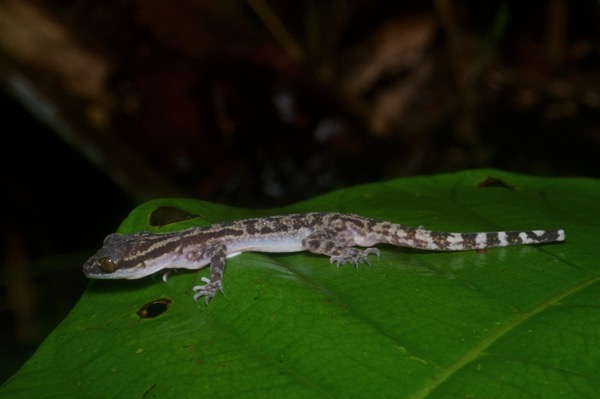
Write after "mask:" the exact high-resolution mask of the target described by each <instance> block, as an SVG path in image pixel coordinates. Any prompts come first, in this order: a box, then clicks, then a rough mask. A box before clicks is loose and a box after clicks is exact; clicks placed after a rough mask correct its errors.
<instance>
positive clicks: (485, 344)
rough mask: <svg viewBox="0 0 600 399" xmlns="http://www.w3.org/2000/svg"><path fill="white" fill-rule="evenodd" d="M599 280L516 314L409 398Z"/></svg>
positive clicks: (589, 280)
mask: <svg viewBox="0 0 600 399" xmlns="http://www.w3.org/2000/svg"><path fill="white" fill-rule="evenodd" d="M599 281H600V276H592V277H590V278H587V279H585V280H582V281H580V282H579V283H577V284H575V285H573V286H572V287H570V288H567V289H565V290H563V291H561V292H559V293H557V294H556V295H554V296H552V297H550V298H548V299H547V300H546V301H543V302H541V303H540V304H539V305H538V306H536V307H533V308H531V309H530V310H529V311H526V312H523V313H520V314H517V315H516V316H515V317H514V318H513V319H511V320H510V321H508V322H507V323H505V324H504V325H502V326H501V327H500V328H498V329H497V330H496V331H495V332H494V333H493V334H490V335H488V336H487V337H485V338H484V339H482V340H481V341H480V342H479V343H478V344H477V345H475V346H474V347H473V348H472V349H471V350H470V351H468V352H466V353H465V354H464V355H463V356H461V357H459V358H458V359H456V361H455V362H454V363H452V364H450V365H449V366H448V367H445V368H443V369H441V370H440V371H438V372H437V373H436V374H435V375H434V376H433V377H432V378H431V380H429V382H427V383H426V384H425V385H423V387H422V388H421V389H420V390H419V391H417V392H415V393H414V395H412V396H411V399H421V398H425V397H427V396H428V395H429V394H430V393H432V392H433V391H434V390H435V389H436V388H437V387H438V386H440V385H441V384H442V383H443V382H444V381H446V380H448V379H449V378H450V377H451V376H453V375H454V374H455V373H457V372H458V371H460V370H461V369H462V368H463V367H465V366H466V365H467V364H469V363H471V362H472V361H473V360H475V359H477V358H478V357H479V356H480V355H481V354H482V353H483V352H484V351H485V350H486V349H487V348H489V347H490V346H491V345H492V344H493V343H495V342H496V341H498V340H499V339H500V338H502V337H503V336H504V335H505V334H507V333H508V332H510V331H512V330H513V329H514V328H516V327H518V326H520V325H521V324H523V323H524V322H525V321H527V320H529V319H531V318H532V317H533V316H535V315H537V314H538V313H540V312H542V311H544V310H546V309H548V308H549V307H550V306H552V305H555V304H556V303H558V302H560V301H561V300H563V299H564V298H566V297H568V296H570V295H573V294H575V293H577V292H579V291H581V290H583V289H584V288H586V287H588V286H590V285H592V284H594V283H597V282H599Z"/></svg>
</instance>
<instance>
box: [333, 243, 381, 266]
mask: <svg viewBox="0 0 600 399" xmlns="http://www.w3.org/2000/svg"><path fill="white" fill-rule="evenodd" d="M371 254H374V255H377V257H379V250H378V249H377V248H367V249H365V250H364V251H360V250H358V249H355V248H346V249H344V252H343V253H342V254H340V255H333V256H332V257H331V258H329V262H330V263H334V262H335V263H336V264H337V266H338V267H340V266H342V265H345V264H346V263H350V264H352V265H354V266H358V265H359V264H361V263H366V264H367V265H370V264H371V262H369V255H371Z"/></svg>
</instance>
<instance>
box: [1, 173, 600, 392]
mask: <svg viewBox="0 0 600 399" xmlns="http://www.w3.org/2000/svg"><path fill="white" fill-rule="evenodd" d="M489 177H494V178H495V179H496V180H493V179H488V178H489ZM164 206H169V207H176V208H179V209H182V210H185V211H186V212H189V213H190V214H192V215H196V216H195V217H194V218H191V219H188V220H185V221H182V222H179V223H171V224H166V225H164V226H163V227H152V226H150V225H149V223H150V222H149V221H150V220H151V219H150V218H151V215H152V214H153V212H154V211H155V210H156V209H157V208H160V207H164ZM315 210H318V211H339V212H351V213H358V214H361V215H365V216H370V217H374V218H378V219H386V220H390V221H394V222H400V223H403V224H406V225H413V226H419V225H424V226H425V227H426V228H428V229H434V230H446V231H487V230H519V229H530V228H535V229H543V228H557V227H560V228H564V229H565V230H566V235H567V241H566V242H565V243H559V244H548V245H538V246H521V247H510V248H499V249H491V250H488V251H486V252H485V253H481V252H454V253H433V252H426V251H415V250H407V249H401V248H395V247H390V246H382V247H381V249H382V253H381V257H380V258H379V259H378V260H377V259H376V258H373V259H372V266H370V267H368V266H361V267H360V268H357V269H355V268H353V267H348V266H345V267H341V268H339V269H338V268H336V267H335V266H333V265H330V264H329V260H328V259H327V258H326V257H323V256H317V255H312V254H308V253H295V254H276V255H275V254H260V253H249V254H242V255H240V256H238V257H234V258H231V259H229V260H228V265H227V269H226V272H225V280H224V289H225V295H217V296H216V297H215V298H213V300H212V301H211V303H210V305H209V306H206V305H205V304H204V303H203V302H202V301H199V302H198V303H196V302H193V301H192V296H193V292H192V286H194V285H196V284H198V283H199V278H200V276H206V275H207V272H208V270H207V269H203V270H201V271H200V272H199V273H198V272H188V271H180V272H178V273H176V274H173V275H171V276H170V277H169V281H168V283H166V284H165V283H163V282H162V281H161V279H160V278H157V279H152V278H146V279H142V280H132V281H110V280H104V281H92V282H91V283H90V285H89V288H88V290H87V291H86V293H85V294H84V295H83V297H82V298H81V300H80V301H79V303H78V304H77V305H76V306H75V308H74V309H73V311H72V312H71V314H70V315H69V316H68V317H67V318H66V319H65V320H64V321H63V322H62V324H61V325H60V326H59V327H58V328H57V329H56V330H55V331H54V332H53V333H52V334H51V335H50V336H49V337H48V338H47V339H46V341H45V342H44V343H43V344H42V346H41V347H40V348H39V350H38V351H37V352H36V354H35V355H34V356H33V357H32V358H31V359H30V360H29V361H28V362H27V363H26V364H25V365H24V366H23V368H22V369H21V370H20V371H19V372H17V373H16V374H15V375H14V376H13V377H12V378H11V379H10V380H9V381H7V382H6V383H5V384H4V385H3V386H2V387H1V388H0V396H2V397H11V398H30V397H37V398H40V397H48V396H56V397H85V396H92V397H201V396H202V397H284V396H285V397H286V398H304V397H345V398H350V397H395V398H422V397H430V398H457V397H487V398H491V397H493V398H515V397H519V398H528V397H531V398H554V397H556V398H559V397H560V398H562V397H596V396H597V394H598V392H600V309H599V304H600V302H599V301H598V297H599V294H600V285H599V281H600V277H599V271H600V264H599V263H598V259H600V245H599V242H598V237H600V182H599V181H598V180H591V179H549V178H534V177H528V176H523V175H517V174H511V173H506V172H501V171H497V170H476V171H467V172H462V173H456V174H445V175H437V176H430V177H417V178H407V179H399V180H394V181H389V182H383V183H377V184H370V185H364V186H358V187H353V188H349V189H345V190H340V191H337V192H334V193H331V194H328V195H324V196H321V197H319V198H315V199H312V200H309V201H305V202H302V203H299V204H295V205H292V206H289V207H286V208H282V209H276V210H269V211H260V212H258V211H251V210H244V209H237V208H230V207H225V206H221V205H215V204H210V203H206V202H201V201H193V200H182V199H168V200H167V199H165V200H156V201H151V202H148V203H145V204H143V205H141V206H140V207H138V208H136V209H135V210H134V211H133V212H132V213H131V214H130V215H129V217H128V218H127V219H126V220H125V221H124V222H123V224H122V226H121V229H120V230H121V231H123V232H132V231H137V230H160V231H168V230H177V229H181V228H185V227H188V226H190V225H200V224H210V223H215V222H220V221H224V220H231V219H239V218H246V217H256V216H262V215H267V214H275V213H290V212H303V211H315ZM162 299H167V300H170V301H171V302H170V306H168V307H160V306H159V307H158V309H159V312H158V313H160V311H164V313H162V314H160V315H158V316H157V317H153V318H142V317H140V316H139V315H138V314H137V313H136V312H138V311H139V310H140V308H141V307H142V306H143V305H144V304H147V303H152V302H153V301H157V300H162Z"/></svg>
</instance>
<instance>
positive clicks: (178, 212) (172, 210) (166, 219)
mask: <svg viewBox="0 0 600 399" xmlns="http://www.w3.org/2000/svg"><path fill="white" fill-rule="evenodd" d="M197 216H198V215H194V214H192V213H189V212H187V211H184V210H183V209H179V208H176V207H174V206H160V207H158V208H156V209H155V210H154V211H152V214H151V215H150V226H157V227H160V226H164V225H167V224H170V223H176V222H182V221H184V220H189V219H193V218H195V217H197Z"/></svg>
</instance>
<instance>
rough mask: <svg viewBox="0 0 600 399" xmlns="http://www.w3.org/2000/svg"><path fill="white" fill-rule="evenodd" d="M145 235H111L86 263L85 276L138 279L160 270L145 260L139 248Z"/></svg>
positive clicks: (84, 266)
mask: <svg viewBox="0 0 600 399" xmlns="http://www.w3.org/2000/svg"><path fill="white" fill-rule="evenodd" d="M143 234H146V233H135V234H119V233H115V234H111V235H109V236H108V237H106V239H105V240H104V244H103V246H102V248H100V250H99V251H98V252H96V253H95V254H94V255H93V256H92V257H90V258H89V259H88V260H87V261H86V262H85V263H84V265H83V274H84V275H85V276H86V277H87V278H94V279H138V278H142V277H146V276H148V275H150V274H153V273H155V272H156V271H158V270H160V267H159V266H158V265H157V266H154V265H153V264H151V263H150V264H147V262H145V261H144V260H143V259H144V256H143V252H142V251H140V250H139V248H138V246H139V241H140V236H141V235H143ZM153 266H154V267H153Z"/></svg>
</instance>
